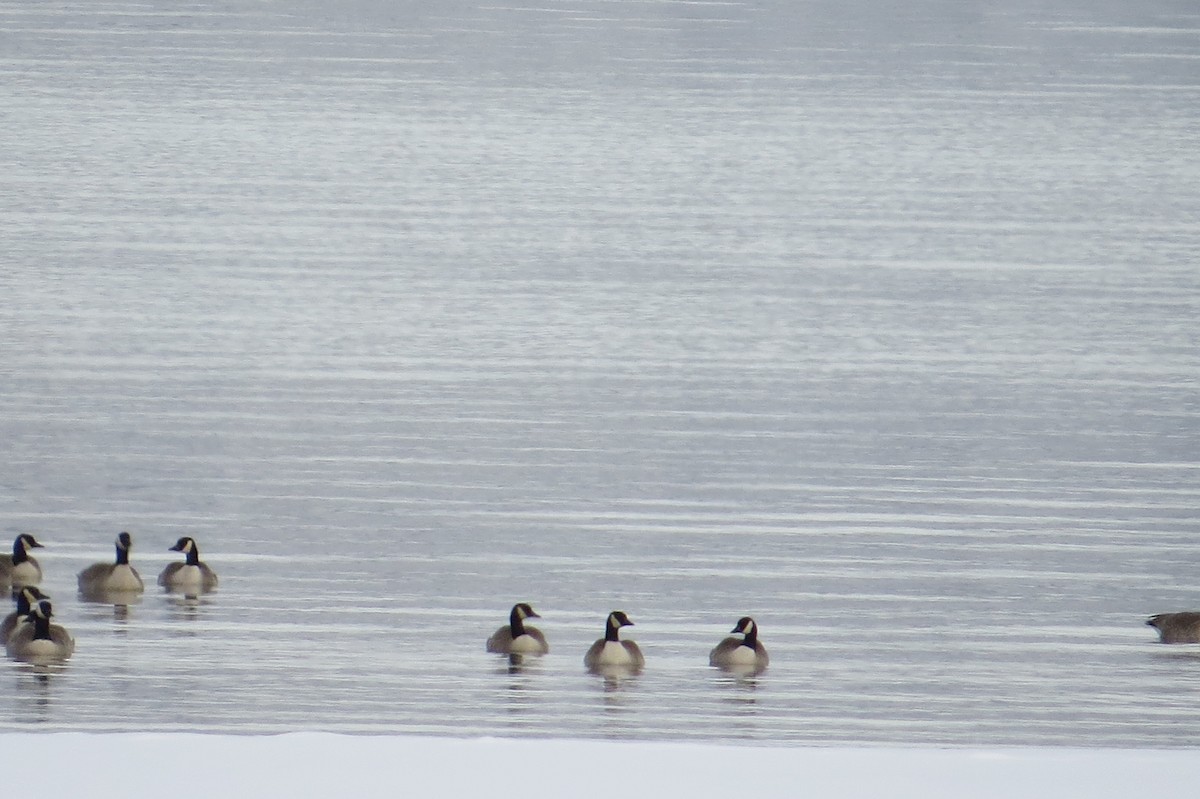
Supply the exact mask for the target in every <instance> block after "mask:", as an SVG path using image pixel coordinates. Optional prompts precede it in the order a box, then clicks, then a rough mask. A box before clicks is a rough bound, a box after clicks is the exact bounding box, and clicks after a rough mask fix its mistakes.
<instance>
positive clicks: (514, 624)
mask: <svg viewBox="0 0 1200 799" xmlns="http://www.w3.org/2000/svg"><path fill="white" fill-rule="evenodd" d="M508 629H509V630H510V631H511V632H512V637H513V639H514V640H515V639H517V638H519V637H520V636H522V635H524V634H525V620H524V619H522V618H521V611H519V610H517V609H516V608H513V610H512V613H511V614H510V615H509V617H508Z"/></svg>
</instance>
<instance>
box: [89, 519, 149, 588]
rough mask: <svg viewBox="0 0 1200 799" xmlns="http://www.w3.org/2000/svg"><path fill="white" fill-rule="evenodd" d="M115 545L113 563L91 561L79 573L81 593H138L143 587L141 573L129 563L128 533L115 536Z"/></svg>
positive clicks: (131, 543) (129, 538)
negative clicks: (115, 551)
mask: <svg viewBox="0 0 1200 799" xmlns="http://www.w3.org/2000/svg"><path fill="white" fill-rule="evenodd" d="M116 547H117V557H116V562H115V563H93V564H92V565H91V566H88V567H87V568H86V569H84V570H83V571H81V572H80V573H79V592H80V593H81V594H83V595H85V596H88V595H101V594H110V593H115V594H122V593H128V594H140V593H142V591H143V590H144V589H145V585H144V584H143V583H142V578H141V575H139V574H138V573H137V569H135V568H133V566H131V565H130V564H129V550H130V548H132V547H133V538H132V537H131V536H130V535H129V533H121V534H120V535H118V536H117V541H116Z"/></svg>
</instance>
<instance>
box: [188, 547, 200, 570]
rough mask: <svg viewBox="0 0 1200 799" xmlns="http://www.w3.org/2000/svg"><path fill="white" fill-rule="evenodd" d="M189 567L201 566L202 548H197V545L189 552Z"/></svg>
mask: <svg viewBox="0 0 1200 799" xmlns="http://www.w3.org/2000/svg"><path fill="white" fill-rule="evenodd" d="M187 565H189V566H199V565H200V548H199V547H197V546H196V545H195V544H192V548H191V549H189V550H188V551H187Z"/></svg>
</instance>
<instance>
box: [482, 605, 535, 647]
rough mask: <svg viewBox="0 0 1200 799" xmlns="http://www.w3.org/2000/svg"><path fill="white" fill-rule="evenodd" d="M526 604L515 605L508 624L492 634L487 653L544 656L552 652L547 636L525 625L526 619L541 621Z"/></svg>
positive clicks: (509, 615)
mask: <svg viewBox="0 0 1200 799" xmlns="http://www.w3.org/2000/svg"><path fill="white" fill-rule="evenodd" d="M540 618H541V616H539V615H538V614H536V613H534V611H533V608H531V607H530V606H529V605H528V604H527V603H525V602H519V603H517V604H516V605H513V608H512V612H511V613H509V614H508V624H506V625H504V626H503V627H501V628H500V629H499V630H496V632H494V633H492V637H491V638H489V639H487V651H489V652H500V653H503V654H506V655H544V654H546V653H547V652H549V651H550V644H548V643H546V636H544V635H542V631H541V630H539V629H538V628H536V627H532V626H529V625H527V624H525V620H526V619H540Z"/></svg>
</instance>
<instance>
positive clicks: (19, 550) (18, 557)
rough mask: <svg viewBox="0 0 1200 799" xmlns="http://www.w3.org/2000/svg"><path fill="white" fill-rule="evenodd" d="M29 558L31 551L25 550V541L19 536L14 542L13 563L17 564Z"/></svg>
mask: <svg viewBox="0 0 1200 799" xmlns="http://www.w3.org/2000/svg"><path fill="white" fill-rule="evenodd" d="M27 560H29V553H28V552H26V551H25V542H24V541H22V540H21V539H19V538H18V539H17V540H16V541H15V542H13V565H14V566H16V565H17V564H18V563H24V562H25V561H27Z"/></svg>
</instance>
